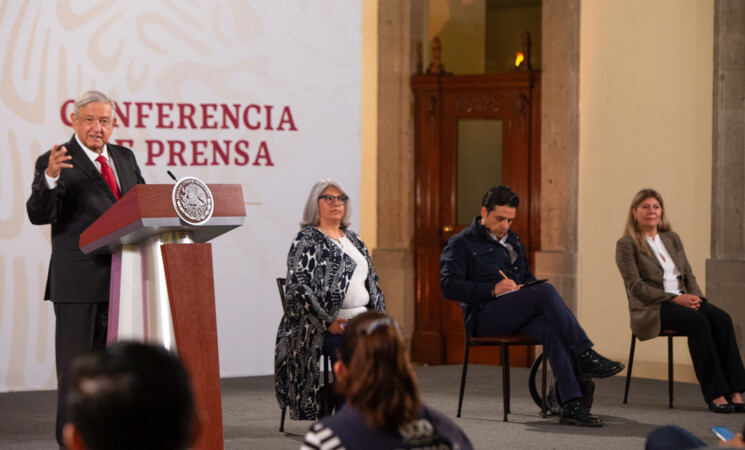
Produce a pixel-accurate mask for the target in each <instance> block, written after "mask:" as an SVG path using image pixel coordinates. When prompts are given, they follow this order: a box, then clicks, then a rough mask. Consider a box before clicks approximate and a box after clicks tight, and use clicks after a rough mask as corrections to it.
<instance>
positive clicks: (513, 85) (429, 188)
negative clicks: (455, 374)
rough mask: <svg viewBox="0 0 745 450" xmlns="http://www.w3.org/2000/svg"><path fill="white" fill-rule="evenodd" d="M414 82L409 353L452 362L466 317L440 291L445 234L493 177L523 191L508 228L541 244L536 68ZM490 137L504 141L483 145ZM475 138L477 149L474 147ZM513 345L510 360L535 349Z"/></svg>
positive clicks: (460, 223) (486, 356)
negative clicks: (413, 323)
mask: <svg viewBox="0 0 745 450" xmlns="http://www.w3.org/2000/svg"><path fill="white" fill-rule="evenodd" d="M412 84H413V89H414V94H415V105H416V107H415V120H416V139H415V142H416V171H417V172H416V208H417V210H416V222H415V227H416V230H415V238H414V254H415V265H416V286H417V289H416V292H417V299H416V330H415V332H414V338H413V342H412V357H413V359H414V360H415V361H418V362H425V363H430V364H441V363H459V362H462V359H463V345H464V330H463V317H462V313H461V309H460V304H459V303H457V302H453V301H449V300H445V299H444V298H443V297H442V294H441V292H440V254H441V253H442V249H443V247H444V245H445V242H446V241H447V239H448V238H449V237H450V236H452V235H453V234H455V233H457V232H458V231H460V230H462V229H463V228H464V227H466V226H468V225H469V224H470V221H471V220H472V219H473V217H475V216H477V215H478V214H479V211H480V204H481V196H482V195H483V194H484V193H485V192H486V190H488V189H489V188H490V187H491V186H494V185H497V184H506V185H509V186H511V187H512V189H513V190H515V192H516V193H517V194H518V195H519V196H520V207H519V208H518V211H517V217H516V219H515V222H514V224H513V227H512V228H513V230H514V231H515V232H517V233H518V234H519V235H520V236H521V241H522V242H523V243H524V244H525V245H526V247H527V249H528V252H529V255H530V254H531V252H532V251H535V250H536V249H537V248H538V247H537V246H538V240H537V237H538V230H537V223H538V221H537V220H536V219H537V215H536V213H537V210H536V206H537V203H538V201H537V200H538V197H537V194H538V181H539V177H538V175H539V173H540V172H539V169H540V160H539V147H538V144H539V142H540V139H539V137H540V130H539V127H538V124H539V123H540V122H539V119H540V109H539V108H540V77H539V74H538V73H535V72H514V73H509V74H499V75H464V76H437V75H423V76H416V77H413V79H412ZM473 130H476V132H477V133H480V134H482V135H483V136H484V137H485V139H484V138H482V139H481V141H482V143H481V144H479V140H478V139H476V140H473V141H471V140H470V139H469V138H468V137H467V136H466V135H467V134H468V133H469V131H470V132H473ZM490 140H499V141H501V142H495V143H494V145H490V144H489V141H490ZM483 141H486V144H485V145H484V144H483ZM480 145H481V146H484V148H480V149H477V150H474V149H473V148H471V147H478V146H480ZM474 152H475V153H474ZM512 351H513V352H514V356H513V357H512V360H513V365H525V366H527V365H529V364H530V363H531V362H532V357H533V353H532V351H527V352H526V349H525V347H516V348H514V349H513V350H512ZM511 355H513V353H511ZM471 359H472V360H473V361H477V362H488V363H497V362H498V361H499V357H498V352H496V351H494V350H493V349H491V350H489V349H474V351H472V358H471Z"/></svg>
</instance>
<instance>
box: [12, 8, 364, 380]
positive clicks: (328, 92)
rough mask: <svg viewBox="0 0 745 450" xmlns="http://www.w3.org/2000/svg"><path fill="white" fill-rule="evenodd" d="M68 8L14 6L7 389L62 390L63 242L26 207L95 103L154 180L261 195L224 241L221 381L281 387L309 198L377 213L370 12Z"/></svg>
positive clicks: (219, 284)
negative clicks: (53, 299) (81, 111)
mask: <svg viewBox="0 0 745 450" xmlns="http://www.w3.org/2000/svg"><path fill="white" fill-rule="evenodd" d="M53 5H54V4H52V3H51V2H48V1H43V0H10V1H6V2H3V3H2V4H0V62H1V64H2V67H1V68H0V142H2V144H1V145H0V148H2V149H3V150H2V155H3V158H2V161H3V163H2V164H0V391H8V390H10V391H13V390H28V389H51V388H54V387H55V386H56V380H55V371H54V313H53V310H52V305H51V303H50V302H44V301H42V296H43V292H44V291H43V288H44V282H45V279H46V272H47V265H48V262H49V255H50V243H49V227H48V226H43V227H38V226H33V225H31V224H30V223H29V221H28V218H27V216H26V210H25V202H26V199H27V198H28V195H29V193H30V190H31V188H30V186H31V181H32V178H33V164H34V162H35V160H36V158H37V157H38V156H39V155H40V154H41V153H43V152H44V151H46V150H48V149H49V148H51V146H52V145H53V144H55V143H60V144H61V143H64V142H66V141H67V140H68V139H69V138H70V136H71V135H72V129H71V128H70V127H69V126H68V125H66V124H65V121H66V120H67V117H69V112H70V108H69V104H67V103H66V102H67V101H69V100H70V99H73V98H74V97H75V96H76V95H77V94H78V93H79V92H81V91H83V90H87V89H98V90H102V91H104V92H106V93H107V94H109V95H110V96H112V97H113V98H114V99H115V100H116V101H117V107H118V108H120V109H121V111H122V115H121V116H120V117H119V123H118V126H117V128H116V129H115V131H114V134H113V136H112V140H113V141H124V145H127V146H129V147H131V148H132V149H133V150H134V151H135V154H136V156H137V159H138V162H139V165H140V168H141V169H142V171H143V176H144V177H145V180H146V181H147V182H148V183H171V180H170V178H169V177H168V175H167V174H166V171H167V170H171V171H172V172H174V173H175V175H176V176H177V177H179V178H181V177H183V176H187V175H192V176H196V177H199V178H200V179H202V180H203V181H205V182H207V183H240V184H241V185H242V186H243V195H244V199H245V202H246V213H247V220H246V224H245V225H244V226H243V227H241V228H238V229H236V230H234V231H233V232H231V233H229V234H227V235H223V236H221V237H219V238H217V239H216V240H214V241H213V242H212V244H213V247H212V249H213V259H214V269H215V285H216V293H215V294H216V302H217V305H216V306H217V321H218V339H219V347H220V369H221V375H222V376H223V377H230V376H240V375H264V374H269V373H273V356H274V339H275V334H276V327H277V325H278V323H279V319H280V317H281V306H280V303H279V299H278V294H277V290H276V285H275V281H274V280H275V278H276V277H278V276H284V275H285V271H286V266H285V258H286V255H287V251H288V250H289V246H290V242H291V240H292V237H293V236H294V234H295V233H296V232H297V231H298V229H299V227H298V223H299V221H300V219H301V214H302V207H303V205H304V202H305V199H306V197H307V194H308V191H309V189H310V187H311V186H312V184H313V183H314V182H315V181H316V180H317V179H319V178H322V177H327V176H330V177H334V178H336V179H338V180H339V181H341V183H342V184H344V185H345V187H346V189H347V190H348V191H349V194H350V196H351V198H352V202H353V203H352V204H353V205H355V204H356V203H357V202H358V201H359V192H360V182H359V174H360V88H361V4H360V0H355V1H351V0H334V1H330V0H324V1H322V2H310V1H304V0H281V1H263V0H243V1H241V0H224V1H223V0H220V1H209V2H207V1H203V2H198V1H186V2H161V1H150V2H145V1H128V2H124V1H119V2H117V1H114V2H111V1H106V2H104V1H100V2H92V1H88V0H77V1H75V0H67V1H64V0H60V1H58V2H56V6H53ZM226 110H227V111H228V112H229V113H230V114H226V113H225V111H226ZM236 115H237V124H236V123H235V120H236V119H234V118H233V116H236ZM352 220H353V227H354V224H358V223H359V211H358V210H357V209H356V208H355V209H353V218H352Z"/></svg>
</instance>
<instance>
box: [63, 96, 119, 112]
mask: <svg viewBox="0 0 745 450" xmlns="http://www.w3.org/2000/svg"><path fill="white" fill-rule="evenodd" d="M89 103H108V104H109V105H111V116H112V117H113V116H114V115H115V114H116V106H114V100H112V99H110V98H109V97H107V96H106V94H104V93H103V92H101V91H85V92H82V93H81V94H80V95H78V96H77V97H76V98H75V103H74V104H73V106H72V112H73V113H74V114H75V117H78V116H80V108H82V107H84V106H85V105H87V104H89Z"/></svg>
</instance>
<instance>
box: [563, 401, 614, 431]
mask: <svg viewBox="0 0 745 450" xmlns="http://www.w3.org/2000/svg"><path fill="white" fill-rule="evenodd" d="M559 423H563V424H567V425H579V426H581V427H602V426H603V421H602V420H600V418H599V417H595V416H593V415H592V414H590V411H588V410H587V408H585V405H583V404H582V399H579V398H575V399H574V400H569V401H568V402H566V403H564V406H562V407H561V415H560V416H559Z"/></svg>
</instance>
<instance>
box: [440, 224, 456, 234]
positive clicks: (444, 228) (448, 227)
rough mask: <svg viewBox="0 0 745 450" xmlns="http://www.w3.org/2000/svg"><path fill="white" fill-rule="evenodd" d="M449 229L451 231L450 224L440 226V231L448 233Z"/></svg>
mask: <svg viewBox="0 0 745 450" xmlns="http://www.w3.org/2000/svg"><path fill="white" fill-rule="evenodd" d="M451 231H453V226H452V225H445V226H444V227H442V232H443V233H450V232H451Z"/></svg>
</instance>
